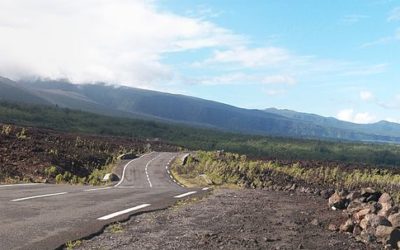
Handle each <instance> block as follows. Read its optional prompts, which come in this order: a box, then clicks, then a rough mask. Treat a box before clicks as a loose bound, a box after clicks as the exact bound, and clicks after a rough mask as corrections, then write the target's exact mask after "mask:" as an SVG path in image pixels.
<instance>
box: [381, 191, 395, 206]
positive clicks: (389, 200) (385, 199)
mask: <svg viewBox="0 0 400 250" xmlns="http://www.w3.org/2000/svg"><path fill="white" fill-rule="evenodd" d="M378 202H379V203H381V204H385V203H387V204H390V205H391V206H393V205H394V201H393V198H392V197H391V196H390V195H389V194H388V193H383V194H382V195H381V197H379V200H378Z"/></svg>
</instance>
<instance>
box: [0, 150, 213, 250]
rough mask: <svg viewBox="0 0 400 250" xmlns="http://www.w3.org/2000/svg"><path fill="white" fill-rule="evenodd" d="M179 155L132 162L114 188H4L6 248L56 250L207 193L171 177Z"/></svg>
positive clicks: (0, 207) (0, 206)
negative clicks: (115, 224)
mask: <svg viewBox="0 0 400 250" xmlns="http://www.w3.org/2000/svg"><path fill="white" fill-rule="evenodd" d="M176 156H177V154H176V153H156V152H153V153H150V154H146V155H143V156H142V157H140V158H137V159H134V160H131V161H127V163H126V164H125V165H124V167H122V168H121V173H122V176H123V178H121V180H120V182H118V183H117V184H115V185H114V186H109V187H91V186H71V185H49V184H25V185H0V249H54V248H57V247H59V246H61V245H62V244H64V243H66V242H67V241H70V240H76V239H80V238H83V237H89V236H90V235H93V234H96V233H98V232H99V231H101V230H102V228H103V227H104V226H105V225H108V224H110V223H112V222H115V221H121V220H125V219H127V218H129V216H131V215H133V214H137V213H143V212H146V211H154V210H159V209H163V208H166V207H168V206H170V205H172V204H174V203H175V202H176V200H177V199H181V198H185V197H189V196H191V195H197V194H201V193H204V192H207V191H206V190H205V189H206V188H204V189H188V188H184V187H182V186H180V185H179V183H177V182H176V181H175V180H174V179H173V178H172V177H171V176H170V174H169V170H168V166H169V162H170V161H171V160H172V159H173V158H174V157H176Z"/></svg>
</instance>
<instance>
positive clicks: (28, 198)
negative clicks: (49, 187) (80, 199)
mask: <svg viewBox="0 0 400 250" xmlns="http://www.w3.org/2000/svg"><path fill="white" fill-rule="evenodd" d="M67 193H68V192H61V193H54V194H42V195H36V196H30V197H24V198H18V199H14V200H11V201H25V200H31V199H36V198H43V197H49V196H57V195H63V194H67Z"/></svg>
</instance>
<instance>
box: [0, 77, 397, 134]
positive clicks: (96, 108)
mask: <svg viewBox="0 0 400 250" xmlns="http://www.w3.org/2000/svg"><path fill="white" fill-rule="evenodd" d="M10 86H11V87H13V89H10ZM0 88H1V89H2V90H3V91H2V96H0V100H7V101H11V102H25V103H40V104H50V105H57V106H59V107H65V108H70V109H77V110H83V111H89V112H93V113H97V114H102V115H109V116H117V117H129V118H141V119H147V120H156V121H164V122H174V123H180V124H187V125H195V126H201V127H206V128H216V129H219V130H224V131H229V132H239V133H246V134H255V135H272V136H282V137H296V138H317V139H340V140H353V141H378V142H400V126H399V125H397V124H387V123H378V124H372V125H359V124H352V123H346V122H341V121H338V120H336V119H333V118H325V117H320V116H317V115H303V114H301V113H296V112H281V111H279V112H278V111H276V110H275V111H273V110H267V111H263V110H249V109H242V108H237V107H234V106H230V105H226V104H222V103H218V102H214V101H208V100H203V99H199V98H194V97H188V96H183V95H174V94H168V93H162V92H156V91H149V90H143V89H137V88H129V87H116V86H110V85H106V84H82V85H73V84H71V83H69V82H67V81H43V80H41V81H35V82H18V83H17V82H12V81H10V80H7V79H4V78H1V79H0ZM16 90H18V91H19V92H23V93H24V94H25V95H24V96H26V98H25V97H21V96H23V95H22V94H18V95H15V94H12V93H13V92H15V91H16ZM8 92H10V93H11V94H8ZM389 125H390V129H388V128H387V126H389Z"/></svg>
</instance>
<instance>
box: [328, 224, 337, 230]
mask: <svg viewBox="0 0 400 250" xmlns="http://www.w3.org/2000/svg"><path fill="white" fill-rule="evenodd" d="M328 230H330V231H338V230H339V227H338V226H337V225H335V224H333V223H331V224H329V225H328Z"/></svg>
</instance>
